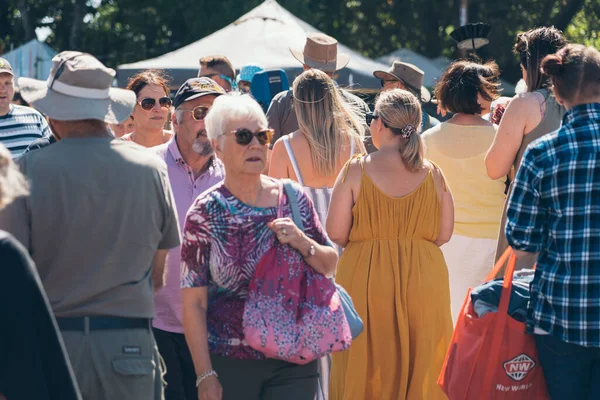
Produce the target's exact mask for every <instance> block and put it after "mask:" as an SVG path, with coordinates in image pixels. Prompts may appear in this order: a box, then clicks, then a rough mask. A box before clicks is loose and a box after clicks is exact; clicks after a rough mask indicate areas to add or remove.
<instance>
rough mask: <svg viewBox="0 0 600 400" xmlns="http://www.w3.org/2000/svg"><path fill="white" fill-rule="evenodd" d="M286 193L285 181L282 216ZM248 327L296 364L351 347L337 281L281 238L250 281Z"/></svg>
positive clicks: (259, 344)
mask: <svg viewBox="0 0 600 400" xmlns="http://www.w3.org/2000/svg"><path fill="white" fill-rule="evenodd" d="M290 189H291V188H290ZM292 190H293V189H292ZM283 192H284V190H283V187H282V186H280V190H279V193H280V194H279V212H278V218H281V215H282V211H281V210H282V207H283V202H284V196H283ZM288 199H289V196H288ZM243 326H244V336H245V340H246V342H248V345H249V346H250V347H252V348H253V349H255V350H257V351H260V352H261V353H263V354H264V355H265V356H266V357H267V358H276V359H279V360H284V361H287V362H291V363H294V364H307V363H309V362H311V361H313V360H316V359H318V358H320V357H323V356H325V355H327V354H330V353H333V352H336V351H343V350H346V349H347V348H348V347H350V343H351V342H352V334H351V333H350V327H349V325H348V321H347V320H346V316H345V315H344V309H343V307H342V302H341V300H340V297H339V295H338V293H337V291H336V288H335V285H334V284H333V283H332V282H331V281H330V280H329V279H327V278H326V277H325V276H324V275H322V274H320V273H319V272H317V271H315V270H314V269H313V268H312V267H311V266H310V265H308V264H307V263H306V261H304V259H303V258H302V255H301V254H300V253H299V252H298V251H297V250H295V249H293V248H292V247H290V246H288V245H283V244H280V243H279V241H277V240H276V239H275V243H274V246H273V247H272V248H271V249H270V250H269V251H268V252H267V253H266V254H265V255H264V256H263V257H262V258H261V259H260V262H259V263H258V266H257V267H256V271H255V272H254V276H253V277H252V280H251V281H250V285H249V288H248V298H247V300H246V304H245V308H244V316H243Z"/></svg>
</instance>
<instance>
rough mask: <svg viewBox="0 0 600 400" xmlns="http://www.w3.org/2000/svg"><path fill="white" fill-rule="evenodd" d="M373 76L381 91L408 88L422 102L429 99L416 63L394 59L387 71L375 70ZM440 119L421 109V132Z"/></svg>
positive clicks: (437, 122) (436, 123)
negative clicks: (379, 82)
mask: <svg viewBox="0 0 600 400" xmlns="http://www.w3.org/2000/svg"><path fill="white" fill-rule="evenodd" d="M373 76H374V77H375V78H377V79H380V80H381V91H382V92H384V91H386V90H392V89H403V90H408V91H409V92H411V93H412V94H414V95H415V96H417V98H418V99H420V100H421V102H422V103H429V102H430V101H431V93H429V90H427V88H426V87H425V86H423V78H424V77H425V73H424V72H423V71H422V70H421V69H420V68H419V67H417V66H416V65H413V64H409V63H405V62H402V61H394V62H393V63H392V66H391V67H390V68H389V69H388V70H387V71H375V72H373ZM439 123H440V121H438V120H437V119H436V118H434V117H432V116H430V115H429V114H427V113H426V112H425V111H423V120H422V121H421V132H425V131H426V130H427V129H429V128H432V127H434V126H436V125H438V124H439Z"/></svg>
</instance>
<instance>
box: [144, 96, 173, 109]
mask: <svg viewBox="0 0 600 400" xmlns="http://www.w3.org/2000/svg"><path fill="white" fill-rule="evenodd" d="M138 104H139V105H140V107H142V110H146V111H150V110H152V109H153V108H154V106H155V105H156V99H152V98H150V97H147V98H145V99H142V101H140V102H139V103H138ZM158 104H160V106H161V107H162V108H169V107H171V99H170V98H169V97H167V96H165V97H161V98H160V99H158Z"/></svg>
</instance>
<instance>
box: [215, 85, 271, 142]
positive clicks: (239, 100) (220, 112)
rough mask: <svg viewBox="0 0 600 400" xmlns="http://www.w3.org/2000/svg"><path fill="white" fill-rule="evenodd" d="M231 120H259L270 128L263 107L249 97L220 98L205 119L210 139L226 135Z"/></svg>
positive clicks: (226, 96)
mask: <svg viewBox="0 0 600 400" xmlns="http://www.w3.org/2000/svg"><path fill="white" fill-rule="evenodd" d="M231 120H258V121H259V122H260V124H261V125H263V126H264V127H265V128H266V127H268V126H269V122H268V121H267V117H266V116H265V113H264V111H263V109H262V107H261V106H260V105H259V104H258V103H257V102H256V100H254V99H253V98H252V97H250V96H249V95H243V96H230V95H224V96H219V97H217V98H216V99H215V102H214V103H213V105H212V107H211V109H210V111H209V112H208V115H207V116H206V119H205V125H204V126H205V128H206V134H207V135H208V138H209V139H211V140H214V139H217V138H219V136H221V135H222V134H224V133H226V132H225V130H226V129H227V125H228V124H229V121H231Z"/></svg>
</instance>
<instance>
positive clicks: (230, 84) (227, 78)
mask: <svg viewBox="0 0 600 400" xmlns="http://www.w3.org/2000/svg"><path fill="white" fill-rule="evenodd" d="M215 76H218V77H219V78H221V79H223V80H224V81H227V83H229V86H231V89H232V90H235V89H236V88H237V85H236V84H235V81H234V80H233V79H231V78H230V77H228V76H225V75H223V74H212V75H208V77H209V78H213V77H215Z"/></svg>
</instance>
